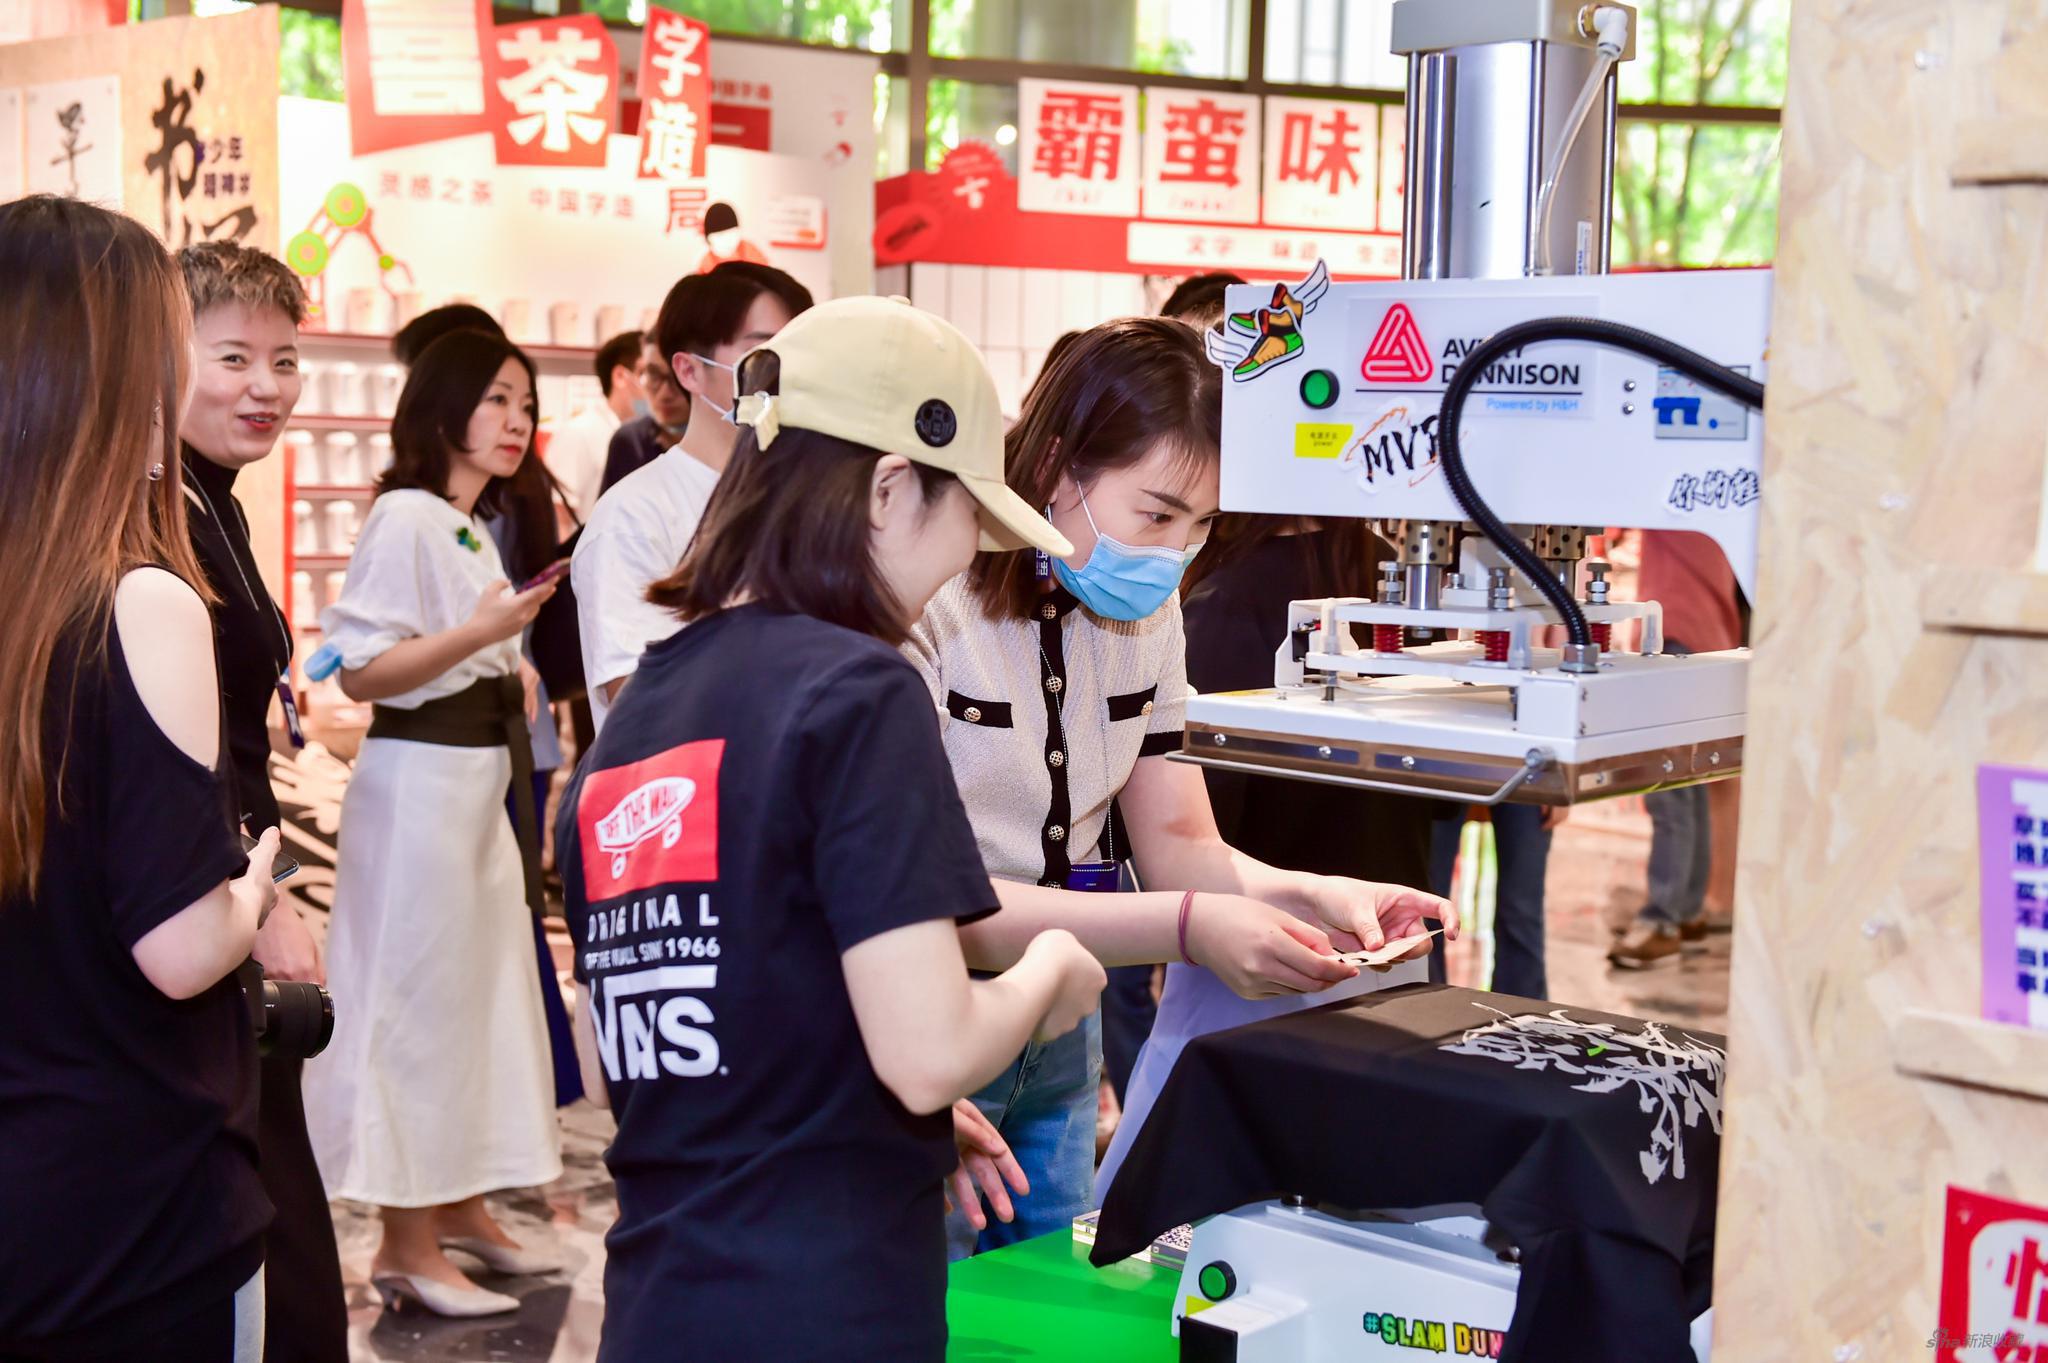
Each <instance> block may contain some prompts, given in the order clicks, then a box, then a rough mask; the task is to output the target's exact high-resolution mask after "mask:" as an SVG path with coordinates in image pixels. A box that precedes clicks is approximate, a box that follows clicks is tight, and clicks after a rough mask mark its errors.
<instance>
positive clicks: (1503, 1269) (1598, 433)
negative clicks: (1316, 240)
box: [1174, 0, 1771, 1363]
mask: <svg viewBox="0 0 2048 1363" xmlns="http://www.w3.org/2000/svg"><path fill="white" fill-rule="evenodd" d="M1633 30H1634V12H1633V10H1631V9H1629V8H1628V7H1626V6H1622V5H1612V4H1602V3H1587V4H1579V3H1575V2H1574V0H1398V3H1397V4H1395V6H1394V8H1393V30H1392V31H1393V50H1394V51H1395V52H1397V53H1401V54H1404V55H1406V56H1407V57H1408V95H1407V182H1406V184H1407V188H1406V206H1407V216H1406V221H1405V223H1404V229H1403V243H1402V255H1403V262H1404V275H1405V278H1403V279H1402V280H1401V281H1399V282H1395V283H1333V282H1331V281H1330V279H1329V278H1328V275H1327V273H1326V272H1325V271H1324V270H1323V268H1322V267H1321V266H1318V267H1317V268H1316V269H1315V270H1314V271H1312V272H1311V273H1310V274H1309V275H1308V276H1307V277H1306V278H1303V279H1300V280H1298V281H1292V282H1283V283H1281V284H1278V285H1271V284H1268V285H1244V286H1240V287H1235V288H1233V289H1232V290H1231V291H1230V294H1229V298H1228V305H1227V312H1226V315H1225V318H1224V321H1223V323H1222V324H1221V326H1220V327H1219V328H1218V329H1217V330H1216V331H1214V332H1212V333H1211V335H1210V338H1209V347H1210V356H1211V358H1212V359H1214V360H1215V361H1216V362H1217V363H1218V364H1219V365H1221V366H1222V367H1223V368H1224V372H1225V376H1226V383H1225V394H1224V404H1223V474H1222V493H1223V495H1222V504H1223V506H1224V507H1225V508H1226V509H1228V510H1232V511H1245V512H1260V513H1265V514H1269V515H1284V516H1298V517H1315V518H1319V519H1329V518H1332V517H1340V516H1349V517H1360V518H1365V519H1368V520H1371V521H1373V522H1375V524H1376V526H1377V527H1378V528H1379V529H1380V530H1381V532H1382V534H1383V535H1385V537H1386V538H1387V539H1388V541H1389V542H1390V543H1391V544H1393V545H1394V546H1395V547H1396V549H1397V551H1398V558H1397V560H1396V561H1395V562H1391V563H1388V564H1386V565H1384V566H1383V569H1382V580H1381V581H1380V582H1379V583H1378V585H1377V592H1376V594H1375V595H1373V596H1371V597H1356V598H1338V599H1330V600H1316V601H1296V602H1294V603H1292V604H1291V605H1290V606H1289V608H1288V619H1287V636H1286V642H1285V643H1284V644H1283V645H1282V647H1281V648H1280V650H1279V652H1278V655H1277V657H1276V660H1275V676H1274V686H1273V687H1272V688H1271V689H1269V690H1260V691H1250V692H1238V693H1233V694H1225V695H1205V696H1197V697H1194V698H1193V699H1191V700H1190V702H1189V704H1188V713H1187V727H1186V737H1185V742H1184V746H1183V750H1182V751H1181V752H1180V753H1178V754H1175V755H1174V756H1175V757H1176V758H1177V759H1178V760H1181V761H1186V762H1192V763H1198V764H1200V765H1202V766H1207V767H1218V768H1222V769H1225V770H1231V771H1240V772H1249V773H1254V774H1259V775H1269V776H1285V777H1292V778H1297V779H1302V780H1308V781H1316V782H1325V783H1330V784H1334V785H1340V786H1351V787H1360V788H1366V789H1372V790H1382V791H1390V792H1395V793H1401V794H1412V795H1418V796H1427V797H1433V798H1440V799H1446V800H1453V801H1457V802H1460V803H1478V804H1495V803H1499V802H1501V801H1510V800H1511V801H1518V802H1533V803H1542V804H1553V805H1570V804H1573V803H1576V802H1578V801H1582V800H1590V799H1597V798H1604V797H1612V796H1617V795H1624V794H1631V793H1641V792H1645V791H1650V790H1655V789H1659V788H1663V787H1669V786H1677V785H1683V784H1690V783H1696V782H1701V781H1708V780H1715V779H1719V778H1723V777H1727V776H1732V775H1734V774H1736V773H1737V772H1739V771H1740V769H1741V766H1742V753H1743V727H1744V724H1743V721H1744V708H1745V692H1746V689H1747V680H1748V668H1749V654H1748V650H1746V649H1734V650H1729V651H1726V652H1719V653H1705V654H1693V655H1690V656H1670V655H1666V654H1664V653H1663V651H1662V649H1663V628H1662V615H1661V611H1660V610H1659V608H1658V607H1657V605H1656V604H1655V603H1654V602H1622V601H1618V600H1615V599H1613V598H1612V597H1611V595H1610V590H1609V582H1608V567H1607V565H1606V564H1604V563H1600V562H1597V561H1595V562H1588V561H1586V539H1587V535H1588V531H1589V529H1590V530H1593V531H1598V530H1600V529H1602V528H1605V527H1608V526H1634V527H1641V528H1657V529H1677V530H1693V531H1698V532H1700V533H1702V534H1705V535H1707V536H1709V537H1711V538H1712V539H1713V540H1714V541H1715V542H1716V543H1718V544H1719V545H1720V547H1721V548H1722V550H1723V552H1725V553H1726V555H1727V557H1728V560H1729V563H1730V565H1731V566H1732V568H1733V570H1734V573H1735V577H1736V579H1737V581H1738V582H1739V583H1740V584H1741V586H1742V587H1743V588H1744V590H1745V591H1751V592H1753V588H1754V584H1755V576H1756V541H1757V519H1758V510H1759V497H1760V494H1761V486H1760V480H1759V474H1760V469H1761V455H1762V422H1761V408H1762V401H1763V387H1762V383H1761V380H1762V377H1763V373H1764V361H1765V354H1766V346H1767V333H1768V328H1769V322H1770V296H1771V279H1770V273H1769V272H1768V271H1766V270H1733V271H1711V272H1707V271H1700V272H1686V273H1682V274H1636V275H1626V276H1613V275H1609V274H1608V273H1607V269H1608V265H1609V228H1610V217H1611V206H1612V198H1613V183H1614V176H1613V167H1614V138H1615V97H1616V96H1615V79H1614V71H1615V67H1616V64H1617V63H1619V62H1621V61H1624V60H1627V59H1629V58H1630V57H1631V56H1633V49H1634V34H1633ZM1628 620H1640V621H1641V622H1642V624H1641V646H1640V651H1638V652H1623V651H1620V650H1618V649H1617V648H1615V647H1614V645H1615V643H1616V633H1615V626H1616V625H1618V624H1621V623H1622V622H1624V621H1628ZM1548 633H1562V634H1563V636H1564V637H1563V640H1562V642H1561V643H1559V644H1557V645H1556V646H1553V645H1551V644H1550V643H1549V642H1547V641H1546V639H1545V635H1546V634H1548ZM1716 1123H1717V1125H1718V1118H1716ZM1497 1239H1498V1237H1497V1236H1495V1235H1494V1234H1493V1232H1492V1231H1491V1230H1490V1228H1489V1227H1488V1225H1487V1223H1486V1222H1485V1220H1484V1219H1483V1217H1482V1216H1481V1215H1480V1213H1479V1209H1478V1208H1477V1207H1476V1206H1461V1207H1436V1208H1425V1209H1421V1210H1413V1209H1411V1210H1406V1211H1369V1212H1363V1213H1352V1212H1346V1211H1340V1210H1333V1209H1329V1208H1315V1207H1310V1206H1302V1205H1299V1204H1290V1203H1289V1202H1285V1201H1280V1202H1267V1203H1258V1204H1253V1205H1251V1206H1246V1207H1242V1208H1239V1209H1237V1210H1236V1211H1233V1212H1229V1213H1226V1214H1224V1215H1221V1216H1217V1217H1214V1218H1212V1219H1210V1220H1209V1221H1206V1222H1204V1223H1201V1224H1200V1225H1198V1226H1196V1227H1195V1229H1194V1233H1193V1240H1192V1243H1191V1246H1190V1249H1189V1253H1188V1257H1187V1263H1186V1268H1185V1270H1184V1273H1183V1277H1182V1281H1181V1284H1180V1291H1179V1293H1178V1296H1177V1302H1178V1304H1177V1306H1176V1312H1175V1328H1176V1332H1177V1333H1179V1334H1180V1338H1181V1350H1182V1351H1181V1357H1182V1358H1183V1359H1185V1360H1221V1359H1230V1360H1235V1363H1258V1361H1259V1360H1282V1359H1284V1360H1288V1363H1316V1360H1323V1359H1331V1360H1334V1359H1339V1358H1342V1359H1346V1360H1354V1359H1381V1358H1384V1359H1389V1360H1392V1359H1408V1358H1413V1357H1416V1356H1417V1355H1416V1353H1415V1352H1414V1351H1416V1350H1421V1351H1424V1352H1429V1353H1437V1354H1442V1355H1447V1356H1450V1357H1459V1356H1466V1357H1481V1358H1486V1357H1499V1356H1500V1350H1501V1347H1502V1342H1503V1340H1504V1339H1505V1332H1506V1330H1507V1328H1508V1323H1509V1319H1510V1317H1511V1316H1512V1314H1513V1310H1514V1302H1515V1292H1516V1287H1517V1283H1518V1280H1519V1269H1518V1268H1517V1266H1516V1264H1515V1262H1514V1254H1513V1247H1512V1246H1508V1245H1503V1244H1499V1243H1497ZM1389 1303H1405V1305H1402V1306H1396V1307H1392V1308H1390V1307H1389V1305H1388V1304H1389ZM1710 1316H1711V1312H1708V1313H1707V1315H1706V1316H1702V1317H1701V1319H1700V1321H1697V1322H1694V1324H1693V1328H1692V1339H1693V1342H1694V1351H1695V1353H1696V1355H1697V1357H1698V1358H1699V1359H1700V1360H1702V1361H1703V1363H1704V1360H1705V1359H1706V1358H1707V1345H1708V1338H1709V1335H1710V1327H1709V1326H1708V1324H1707V1323H1706V1322H1707V1320H1708V1317H1710ZM1189 1320H1193V1321H1197V1322H1199V1324H1198V1325H1191V1326H1189V1328H1186V1329H1183V1328H1182V1326H1183V1324H1184V1323H1186V1322H1187V1321H1189ZM1544 1356H1545V1357H1550V1356H1562V1355H1552V1354H1547V1353H1546V1354H1545V1355H1544Z"/></svg>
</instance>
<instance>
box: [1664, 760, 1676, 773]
mask: <svg viewBox="0 0 2048 1363" xmlns="http://www.w3.org/2000/svg"><path fill="white" fill-rule="evenodd" d="M1677 770H1678V764H1677V763H1676V762H1673V761H1672V760H1671V759H1670V758H1668V757H1667V758H1665V759H1664V774H1665V775H1666V776H1669V775H1670V774H1671V773H1672V772H1674V771H1677Z"/></svg>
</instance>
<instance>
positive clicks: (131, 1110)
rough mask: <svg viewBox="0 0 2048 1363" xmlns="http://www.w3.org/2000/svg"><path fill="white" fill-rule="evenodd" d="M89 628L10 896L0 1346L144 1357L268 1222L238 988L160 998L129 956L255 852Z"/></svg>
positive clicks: (0, 1182) (0, 1102)
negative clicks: (31, 883) (44, 807)
mask: <svg viewBox="0 0 2048 1363" xmlns="http://www.w3.org/2000/svg"><path fill="white" fill-rule="evenodd" d="M98 634H99V628H98V626H97V625H94V626H90V627H86V628H81V629H76V630H73V631H71V632H70V633H69V634H68V635H67V636H66V637H65V638H64V639H62V640H61V641H60V642H59V644H58V647H57V651H56V656H55V658H54V660H53V661H52V664H51V669H50V686H49V690H48V697H47V700H46V702H45V704H44V725H43V734H44V738H43V744H44V749H43V757H44V771H45V777H44V781H45V786H44V788H45V789H46V790H48V791H51V792H53V793H55V796H56V798H53V799H51V800H50V801H49V802H48V814H47V815H46V818H45V823H44V832H43V856H42V871H41V877H40V880H39V882H38V888H37V890H36V892H35V894H34V895H33V896H30V895H29V894H27V893H25V892H23V891H21V890H14V891H8V892H6V893H5V894H4V895H0V1227H4V1228H5V1229H4V1230H0V1355H5V1354H8V1353H10V1352H15V1351H21V1352H30V1353H45V1354H48V1353H53V1352H54V1353H57V1354H60V1355H61V1353H63V1352H65V1351H66V1350H67V1349H86V1348H93V1349H105V1350H114V1351H118V1350H119V1349H120V1348H122V1347H123V1346H124V1345H125V1344H127V1343H128V1342H129V1341H131V1340H133V1341H135V1342H136V1345H137V1353H136V1355H135V1356H136V1357H146V1356H147V1347H146V1345H147V1340H148V1338H149V1337H150V1336H151V1335H154V1334H156V1333H158V1332H159V1331H161V1330H162V1329H163V1328H164V1327H166V1326H168V1325H171V1324H174V1323H176V1322H178V1321H181V1320H183V1319H185V1318H186V1317H187V1316H189V1315H190V1314H191V1313H192V1312H193V1311H194V1310H196V1309H198V1308H200V1307H202V1306H204V1305H205V1304H206V1303H207V1302H209V1301H212V1300H217V1299H219V1298H221V1297H224V1296H225V1295H227V1294H228V1293H231V1292H233V1291H234V1289H235V1288H236V1287H238V1286H240V1285H241V1283H242V1282H244V1281H245V1280H246V1279H248V1278H249V1277H250V1276H251V1275H252V1274H253V1273H254V1272H255V1271H256V1269H257V1267H258V1265H259V1264H260V1263H261V1262H262V1243H261V1235H262V1232H263V1230H264V1228H265V1227H266V1226H267V1225H268V1223H269V1220H270V1204H269V1203H268V1201H266V1200H265V1198H264V1195H263V1188H262V1185H261V1184H260V1183H259V1182H258V1180H257V1175H256V1045H255V1036H254V1032H253V1030H252V1028H251V1025H250V1020H249V1015H248V1011H247V1009H246V1007H245V1006H244V1004H243V1003H242V1001H241V992H240V989H239V987H238V986H237V985H236V983H235V981H234V979H233V977H229V978H228V979H225V980H223V981H221V982H220V983H218V984H216V985H214V986H213V987H212V988H211V989H208V990H207V991H205V992H204V993H202V994H200V995H199V996H198V997H196V998H192V999H185V1000H182V1001H181V1000H173V999H170V998H166V997H165V996H164V995H163V994H162V993H160V992H159V991H158V990H157V989H156V987H155V986H154V985H152V984H150V982H149V980H148V979H147V978H146V977H145V976H144V975H143V973H142V970H141V968H140V967H139V966H137V965H136V963H135V959H134V957H133V956H132V955H131V954H130V950H131V948H133V947H134V945H135V943H136V942H137V941H139V940H140V939H141V938H142V937H144V936H146V935H147V934H148V933H149V932H150V930H151V929H153V928H155V927H157V926H158V925H160V924H162V923H163V922H165V921H166V920H168V919H169V918H171V917H172V916H173V915H175V914H177V913H178V912H179V911H180V910H182V909H184V908H185V907H186V906H187V905H189V904H191V903H192V901H194V900H195V899H198V898H199V897H200V896H202V895H204V894H205V893H206V892H207V891H208V890H210V889H212V888H213V887H214V886H216V885H218V884H220V883H221V882H222V881H223V880H226V879H228V878H230V877H232V876H236V875H239V874H241V873H242V871H243V870H244V868H245V867H246V866H247V864H248V860H247V858H246V857H245V856H244V855H243V853H242V851H241V842H240V839H239V837H238V836H237V835H236V832H235V829H234V827H233V825H232V824H231V823H230V822H229V815H228V811H227V809H226V803H225V802H226V795H225V789H224V785H223V782H222V780H221V778H220V776H219V775H218V774H217V772H216V771H214V770H210V769H208V768H207V767H205V766H202V765H201V764H199V763H197V762H195V761H193V760H192V759H191V758H190V757H188V756H187V755H186V754H185V752H184V751H183V750H182V749H180V748H179V747H178V746H177V744H176V743H174V742H172V741H171V739H170V738H169V736H167V735H166V734H165V733H164V732H163V731H162V730H161V729H159V728H158V727H157V725H156V722H155V721H154V720H153V719H152V718H151V717H150V714H149V711H148V710H147V709H146V708H145V707H144V705H143V702H142V697H141V696H140V695H139V694H138V693H137V692H136V689H135V685H134V682H133V680H132V679H131V678H130V676H129V671H128V665H127V662H126V659H125V657H124V656H123V654H122V651H121V643H120V638H119V635H118V633H117V632H116V631H115V630H114V628H113V627H112V625H111V622H110V623H109V624H108V626H107V628H106V632H105V637H106V647H105V650H104V652H103V653H101V652H99V651H98V650H96V649H95V647H94V641H95V640H96V638H97V636H98ZM60 772H61V783H60V777H59V773H60Z"/></svg>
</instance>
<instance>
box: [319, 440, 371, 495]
mask: <svg viewBox="0 0 2048 1363" xmlns="http://www.w3.org/2000/svg"><path fill="white" fill-rule="evenodd" d="M361 445H362V442H361V441H360V440H358V439H357V438H356V436H355V434H354V433H353V432H351V431H329V432H328V433H327V460H326V466H327V481H328V483H329V484H330V485H332V486H334V487H360V486H361V485H362V484H363V483H365V482H367V481H368V479H366V478H364V477H363V464H362V450H361Z"/></svg>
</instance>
